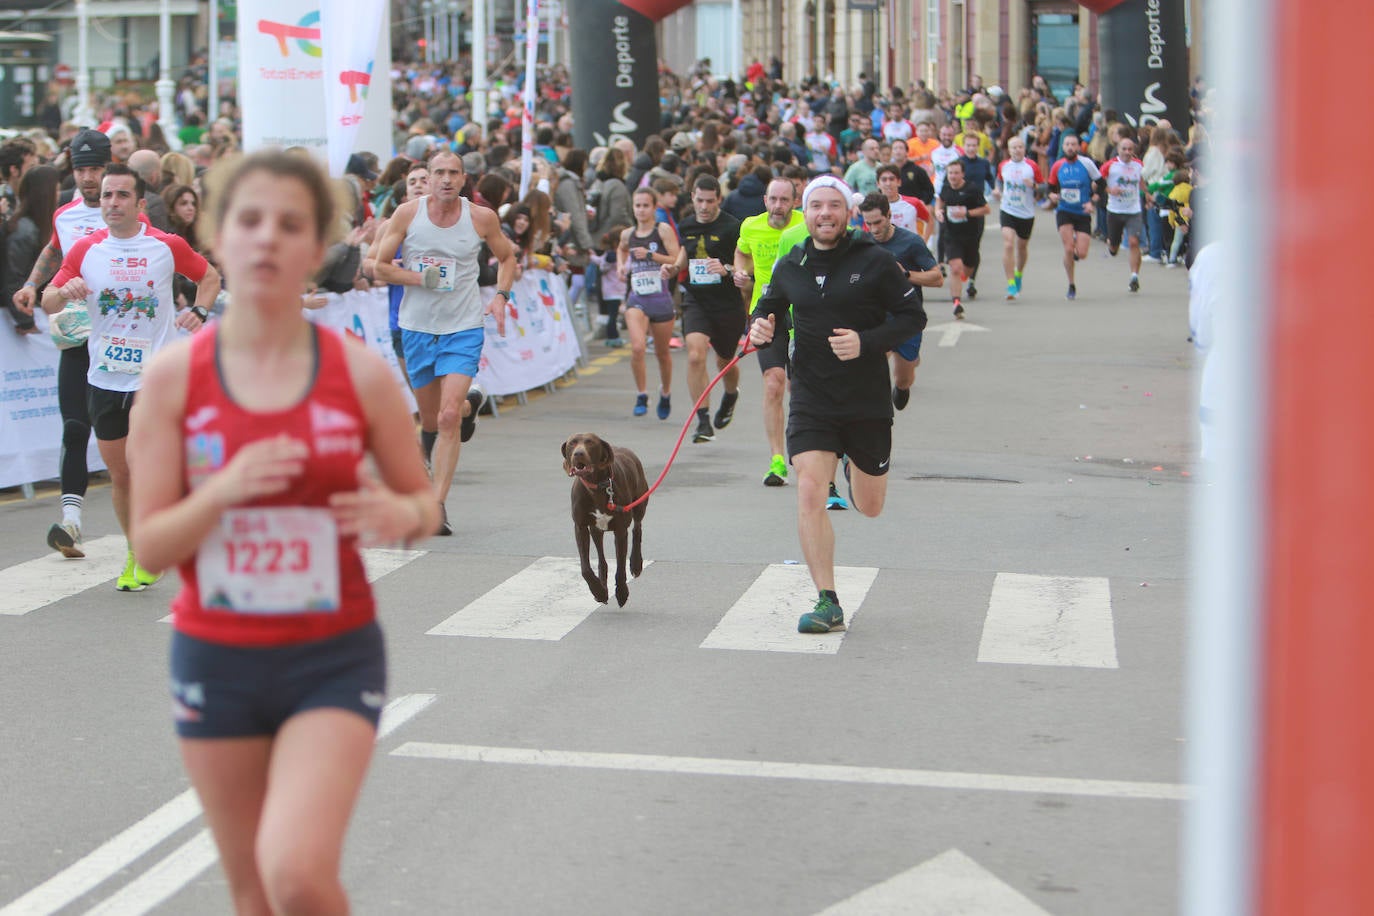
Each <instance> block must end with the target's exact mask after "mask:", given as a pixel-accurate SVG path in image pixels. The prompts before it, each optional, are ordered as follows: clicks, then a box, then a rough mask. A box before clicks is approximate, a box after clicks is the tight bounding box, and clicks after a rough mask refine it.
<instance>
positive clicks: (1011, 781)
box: [391, 741, 1190, 801]
mask: <svg viewBox="0 0 1374 916" xmlns="http://www.w3.org/2000/svg"><path fill="white" fill-rule="evenodd" d="M391 754H392V756H393V757H422V758H425V759H429V760H457V761H467V762H471V763H507V764H517V765H523V766H544V767H572V768H576V769H592V770H632V771H639V772H645V773H677V774H682V775H687V776H753V777H760V778H764V779H804V780H812V781H815V782H844V783H853V784H856V785H875V786H908V787H912V788H923V789H971V790H975V791H986V792H1031V793H1038V794H1041V795H1074V796H1083V797H1090V798H1124V799H1144V800H1148V801H1183V800H1186V799H1187V798H1189V797H1190V790H1189V788H1188V787H1187V786H1183V785H1178V784H1176V783H1168V782H1124V781H1117V780H1109V779H1066V778H1063V777H1058V776H1010V775H1005V774H999V773H959V772H953V771H947V770H898V769H890V768H887V767H860V766H836V765H830V764H815V763H780V762H776V761H765V760H724V759H719V758H710V757H666V756H659V755H650V754H603V753H595V752H590V751H548V750H538V749H534V748H523V747H484V746H481V745H474V744H430V743H428V742H424V741H407V742H406V743H405V744H402V745H401V746H400V747H398V748H396V750H394V751H392V752H391Z"/></svg>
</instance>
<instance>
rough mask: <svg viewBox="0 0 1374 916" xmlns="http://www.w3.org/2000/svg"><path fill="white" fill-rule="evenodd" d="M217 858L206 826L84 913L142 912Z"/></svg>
mask: <svg viewBox="0 0 1374 916" xmlns="http://www.w3.org/2000/svg"><path fill="white" fill-rule="evenodd" d="M217 861H219V851H218V850H217V849H216V848H215V841H214V838H212V837H211V836H210V831H209V830H205V829H203V830H201V831H200V832H199V833H197V834H196V835H195V837H194V838H192V839H191V840H190V841H189V842H187V843H184V844H183V845H182V846H181V847H179V848H178V849H177V850H176V851H175V852H173V853H172V854H171V855H169V856H168V857H167V858H165V859H163V860H162V861H161V862H159V863H157V864H156V865H154V866H153V867H152V868H150V869H148V870H147V871H146V872H144V873H143V874H141V875H139V876H138V877H137V878H135V879H134V880H133V881H130V882H129V883H128V884H126V885H125V886H124V887H122V888H120V889H119V892H118V893H117V894H114V895H113V896H111V897H109V898H107V899H106V900H104V901H103V902H101V903H100V904H99V905H98V906H95V907H93V908H91V909H89V910H87V911H86V916H143V914H144V913H147V912H149V911H151V910H153V909H156V908H157V907H158V906H161V905H162V904H163V903H165V902H167V901H168V900H170V899H171V898H172V896H173V895H174V894H176V892H177V891H179V890H181V889H182V888H183V887H185V886H186V885H187V884H189V883H190V882H191V880H192V879H194V878H195V877H196V875H199V874H200V873H201V872H203V871H205V869H207V868H209V867H210V866H211V865H214V864H215V863H216V862H217Z"/></svg>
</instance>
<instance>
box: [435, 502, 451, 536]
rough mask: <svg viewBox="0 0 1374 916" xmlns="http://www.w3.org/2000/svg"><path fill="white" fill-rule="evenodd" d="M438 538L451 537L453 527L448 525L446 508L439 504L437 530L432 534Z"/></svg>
mask: <svg viewBox="0 0 1374 916" xmlns="http://www.w3.org/2000/svg"><path fill="white" fill-rule="evenodd" d="M434 533H435V534H437V535H439V536H440V537H445V538H446V537H452V536H453V526H452V525H450V524H449V523H448V506H445V505H444V504H443V503H439V530H438V531H436V532H434Z"/></svg>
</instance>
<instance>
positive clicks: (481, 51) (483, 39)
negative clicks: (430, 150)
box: [472, 0, 487, 132]
mask: <svg viewBox="0 0 1374 916" xmlns="http://www.w3.org/2000/svg"><path fill="white" fill-rule="evenodd" d="M472 120H473V121H475V122H477V124H478V125H479V126H480V127H481V128H482V130H483V132H485V131H486V129H487V0H472Z"/></svg>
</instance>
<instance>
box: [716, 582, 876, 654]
mask: <svg viewBox="0 0 1374 916" xmlns="http://www.w3.org/2000/svg"><path fill="white" fill-rule="evenodd" d="M877 577H878V570H877V569H876V568H874V567H871V566H837V567H836V568H835V593H836V594H837V595H839V596H840V606H841V607H843V608H844V616H845V623H846V624H852V623H853V621H854V618H855V616H857V614H858V613H859V608H860V607H861V606H862V605H863V602H864V598H866V597H867V596H868V590H869V589H870V588H872V586H873V580H874V579H876V578H877ZM815 603H816V586H815V585H814V584H813V583H812V582H811V574H810V573H808V572H807V570H806V567H805V566H800V565H798V566H789V565H786V564H783V563H774V564H772V565H770V566H768V567H767V568H766V569H764V571H763V572H761V573H759V577H758V578H757V579H755V580H754V581H753V583H752V584H751V585H750V586H749V588H748V589H747V590H746V591H745V593H744V594H743V595H741V596H740V597H739V600H738V601H736V602H735V603H734V604H733V605H731V607H730V610H728V611H726V612H725V616H723V617H722V618H721V619H720V622H719V623H717V624H716V628H715V629H714V630H712V631H711V632H710V633H709V634H707V636H706V638H705V639H704V640H702V643H701V648H703V649H743V650H754V651H760V652H809V653H812V654H816V655H834V654H835V653H836V652H839V651H840V643H842V642H843V641H844V634H845V632H846V631H844V630H841V631H839V632H837V633H825V634H822V635H819V636H816V635H808V634H806V633H798V632H797V618H798V617H800V616H801V615H802V614H804V613H806V612H807V611H809V610H811V608H812V606H813V605H814V604H815Z"/></svg>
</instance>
